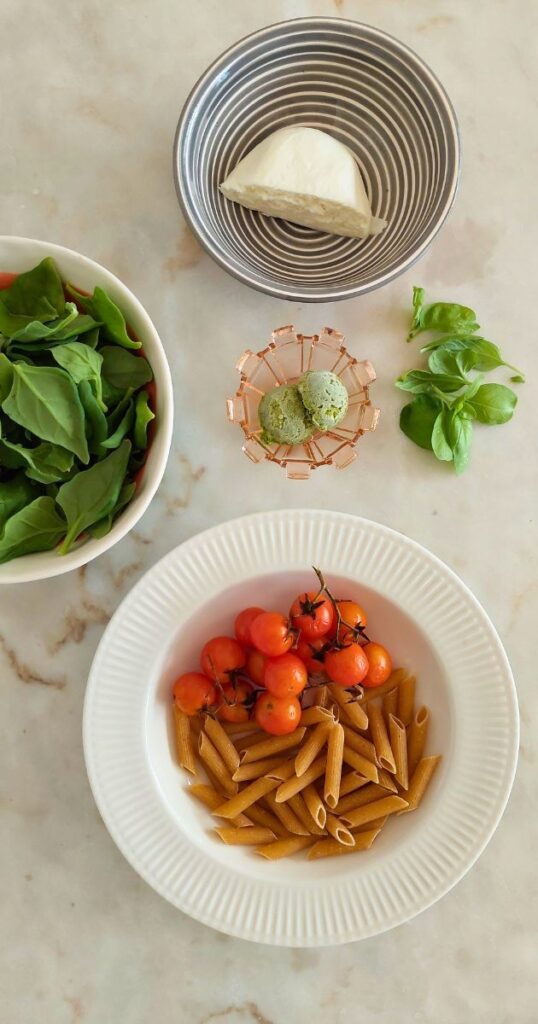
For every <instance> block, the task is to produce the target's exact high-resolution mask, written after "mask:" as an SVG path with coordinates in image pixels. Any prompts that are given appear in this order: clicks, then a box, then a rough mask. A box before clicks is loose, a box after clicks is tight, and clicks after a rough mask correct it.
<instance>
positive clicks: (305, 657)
mask: <svg viewBox="0 0 538 1024" xmlns="http://www.w3.org/2000/svg"><path fill="white" fill-rule="evenodd" d="M324 646H325V637H324V636H318V637H306V636H304V635H303V633H301V635H300V637H299V639H298V641H297V647H296V648H295V653H296V654H297V655H298V657H299V658H300V659H301V661H304V663H305V665H306V668H307V671H308V672H309V673H310V675H313V676H315V675H319V674H320V673H321V672H323V671H324V664H323V661H320V659H319V658H316V657H314V655H316V654H318V653H319V651H321V650H322V648H323V647H324Z"/></svg>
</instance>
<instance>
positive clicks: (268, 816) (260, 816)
mask: <svg viewBox="0 0 538 1024" xmlns="http://www.w3.org/2000/svg"><path fill="white" fill-rule="evenodd" d="M240 817H243V818H244V817H246V815H244V814H243V815H240ZM248 817H249V819H250V821H249V825H250V824H252V822H254V824H255V825H263V827H264V828H270V829H271V832H274V833H275V836H287V834H288V830H287V829H285V828H284V826H283V824H282V822H281V821H279V819H278V818H277V816H276V814H272V812H271V811H268V810H267V808H266V807H262V806H261V804H260V803H255V804H251V805H250V807H249V809H248ZM247 820H248V819H247ZM235 823H237V818H236V819H235Z"/></svg>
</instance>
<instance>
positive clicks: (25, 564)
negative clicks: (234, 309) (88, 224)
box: [0, 235, 174, 583]
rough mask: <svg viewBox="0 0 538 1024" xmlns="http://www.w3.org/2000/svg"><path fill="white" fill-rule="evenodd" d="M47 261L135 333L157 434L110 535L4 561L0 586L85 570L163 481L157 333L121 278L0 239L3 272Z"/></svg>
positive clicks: (165, 372)
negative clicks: (96, 292)
mask: <svg viewBox="0 0 538 1024" xmlns="http://www.w3.org/2000/svg"><path fill="white" fill-rule="evenodd" d="M46 256H52V257H53V258H54V260H55V262H56V264H57V266H58V269H59V271H60V274H61V276H62V278H63V279H64V280H67V281H69V282H70V283H72V284H74V285H75V286H76V287H77V288H79V289H81V290H83V291H87V292H93V289H94V288H95V286H96V285H99V286H100V287H101V288H104V289H105V290H106V291H107V293H108V294H109V295H110V297H111V298H112V299H113V300H114V302H116V303H117V305H118V306H119V308H120V309H121V311H122V312H123V314H124V316H125V319H126V321H127V323H128V324H129V325H130V326H131V327H132V328H133V329H134V331H135V333H136V335H137V337H138V338H139V339H140V341H141V342H142V349H143V351H144V354H145V356H146V357H147V359H148V362H149V363H150V365H151V368H152V370H153V375H154V380H155V389H156V410H155V413H156V417H155V432H154V435H153V440H152V442H151V446H150V449H149V451H148V456H147V460H146V463H145V466H144V471H143V474H142V476H141V480H140V481H139V484H138V486H137V489H136V492H135V495H134V497H133V499H132V501H131V502H130V503H129V505H127V507H126V508H125V509H124V511H123V512H121V514H120V515H119V516H118V518H117V520H116V521H115V523H114V525H113V527H112V529H111V530H110V532H109V533H107V534H106V535H105V536H104V537H101V538H99V539H93V538H89V537H87V538H83V539H81V540H80V541H79V542H78V543H77V545H76V546H75V547H73V549H72V550H71V551H70V552H69V553H68V554H66V555H61V556H60V555H59V554H58V553H57V551H55V550H53V551H43V552H39V553H37V554H31V555H23V556H22V557H21V558H15V559H13V560H12V561H10V562H5V563H4V564H2V565H0V583H24V582H28V581H33V580H43V579H47V578H49V577H52V576H58V575H60V574H61V573H64V572H69V571H70V570H71V569H77V568H78V567H79V566H81V565H85V564H86V562H90V561H92V559H94V558H97V556H98V555H101V554H103V552H105V551H108V549H109V548H111V547H113V545H114V544H116V543H117V542H118V541H119V540H121V539H122V537H124V536H125V535H126V534H127V533H128V532H129V530H131V529H132V528H133V526H134V525H135V524H136V523H137V522H138V520H139V519H140V517H141V516H142V515H143V514H144V512H145V511H146V509H147V507H148V505H149V503H150V501H151V499H152V498H153V495H154V494H155V491H156V490H157V488H158V486H159V484H160V482H161V479H162V476H163V473H164V470H165V467H166V461H167V458H168V451H169V448H170V442H171V438H172V423H173V406H174V398H173V391H172V380H171V376H170V369H169V366H168V362H167V359H166V355H165V352H164V348H163V345H162V342H161V340H160V338H159V335H158V334H157V330H156V328H155V326H154V325H153V323H152V321H151V319H150V317H149V315H148V313H147V312H146V310H145V309H144V307H143V306H142V304H141V303H140V302H139V300H138V299H137V298H136V296H135V295H133V293H132V291H131V290H130V289H129V288H128V287H127V285H125V284H123V282H122V281H120V280H119V278H117V277H115V276H114V274H112V273H111V272H110V271H109V270H106V269H105V267H102V266H101V265H100V264H99V263H96V262H95V261H94V260H91V259H89V258H88V257H87V256H83V255H82V254H81V253H78V252H75V251H73V250H72V249H66V248H64V246H62V245H53V244H51V243H50V242H42V241H37V240H36V239H31V238H15V237H11V236H8V235H4V236H0V271H2V272H6V271H7V272H11V273H22V272H23V271H26V270H30V269H31V268H32V267H33V266H35V265H36V264H37V263H39V262H40V261H41V260H42V259H44V258H45V257H46Z"/></svg>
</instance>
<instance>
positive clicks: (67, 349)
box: [52, 341, 106, 411]
mask: <svg viewBox="0 0 538 1024" xmlns="http://www.w3.org/2000/svg"><path fill="white" fill-rule="evenodd" d="M52 355H53V357H54V359H55V360H56V362H57V363H59V365H60V366H62V367H63V369H64V370H67V372H68V374H69V376H70V377H71V378H72V380H74V382H75V384H80V382H81V380H89V381H91V382H92V384H93V386H94V390H95V397H96V399H97V402H98V404H99V405H100V407H101V409H103V411H106V405H105V403H104V402H103V390H102V386H101V367H102V364H103V357H102V355H101V353H100V352H96V351H95V350H94V349H93V348H90V347H89V345H85V344H84V343H83V342H81V341H69V342H67V343H66V344H65V345H57V346H56V348H54V349H53V350H52Z"/></svg>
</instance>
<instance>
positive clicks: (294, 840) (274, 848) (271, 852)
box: [255, 836, 313, 860]
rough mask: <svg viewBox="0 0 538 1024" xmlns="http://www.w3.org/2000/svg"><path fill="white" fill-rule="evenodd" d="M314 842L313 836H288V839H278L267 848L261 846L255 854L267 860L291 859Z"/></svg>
mask: <svg viewBox="0 0 538 1024" xmlns="http://www.w3.org/2000/svg"><path fill="white" fill-rule="evenodd" d="M312 842H313V839H312V837H311V836H288V837H287V838H286V839H277V840H276V842H274V843H269V844H268V845H267V846H259V847H258V849H257V850H256V851H255V852H256V853H259V855H260V857H265V859H266V860H280V858H281V857H291V855H292V854H293V853H297V851H298V850H304V849H305V847H307V846H311V845H312Z"/></svg>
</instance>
